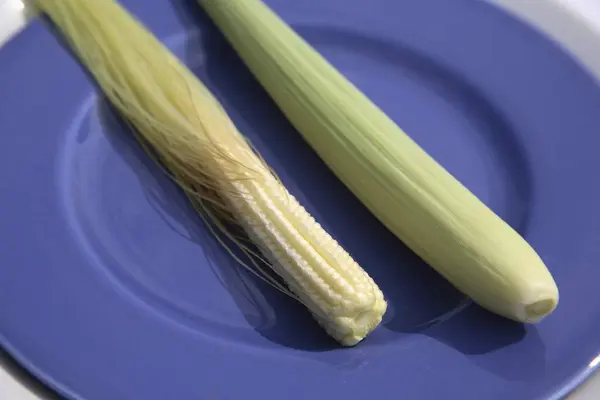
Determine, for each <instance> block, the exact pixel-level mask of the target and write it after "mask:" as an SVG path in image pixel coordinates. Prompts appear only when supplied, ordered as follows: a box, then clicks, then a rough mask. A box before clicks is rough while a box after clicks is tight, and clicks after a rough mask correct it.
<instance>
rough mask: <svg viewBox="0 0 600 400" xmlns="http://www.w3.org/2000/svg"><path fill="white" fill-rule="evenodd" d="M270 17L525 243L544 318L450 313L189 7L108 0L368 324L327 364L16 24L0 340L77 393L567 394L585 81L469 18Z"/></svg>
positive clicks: (384, 11)
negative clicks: (271, 186) (272, 193)
mask: <svg viewBox="0 0 600 400" xmlns="http://www.w3.org/2000/svg"><path fill="white" fill-rule="evenodd" d="M268 3H269V4H271V5H272V6H273V7H274V9H275V10H276V11H278V12H279V13H280V14H281V15H282V16H283V17H284V18H285V19H286V20H287V21H289V22H290V23H292V24H293V26H294V27H295V28H296V29H297V30H298V32H299V33H300V34H302V35H303V36H304V37H305V38H306V39H307V40H309V41H310V42H311V43H312V44H313V45H314V46H315V47H316V48H317V49H318V50H319V51H321V52H322V54H324V55H325V56H326V57H327V58H328V59H330V60H331V61H332V62H333V63H334V64H335V65H336V66H337V67H338V68H339V69H340V70H341V71H342V72H343V73H344V74H346V75H347V76H348V77H349V78H350V79H351V80H352V81H354V82H355V83H356V84H357V85H358V86H359V87H360V88H361V89H363V90H364V91H365V92H366V93H367V95H369V96H371V97H372V98H373V99H374V100H375V102H376V103H378V104H379V105H380V106H381V107H382V108H383V109H384V110H385V111H386V112H387V113H388V114H389V115H390V116H391V117H392V118H394V119H395V120H396V121H397V122H398V123H399V124H400V125H401V126H402V127H403V128H404V129H405V130H406V131H407V133H409V134H410V135H411V136H412V137H413V138H414V139H415V140H417V142H419V143H420V144H421V145H422V146H423V147H424V148H425V149H426V150H427V151H428V152H430V153H431V154H432V155H433V156H434V157H435V158H436V159H437V160H439V161H440V162H441V163H442V164H443V165H444V166H445V167H447V168H448V169H449V170H450V172H452V173H453V174H455V175H456V176H457V178H459V179H460V180H461V181H462V182H464V183H465V184H466V185H467V186H468V187H469V188H470V189H472V190H473V191H474V192H475V193H476V194H477V195H478V196H479V197H480V198H481V199H482V200H483V201H485V202H486V203H487V204H488V205H489V206H490V207H492V208H493V209H494V210H495V211H496V212H497V213H498V214H499V215H500V216H502V217H503V218H505V219H506V220H507V221H508V222H509V223H510V224H512V225H513V226H514V227H515V228H517V229H518V230H519V231H520V232H521V233H522V234H523V235H524V236H525V238H526V239H527V240H528V241H529V242H530V243H531V244H532V245H533V246H534V247H535V248H536V250H538V252H539V253H540V255H541V256H542V258H544V260H545V261H546V262H547V264H548V266H549V268H550V269H551V270H552V272H553V274H554V275H555V277H556V280H557V283H558V285H559V288H560V290H561V302H560V305H559V308H558V309H557V310H556V312H555V313H554V314H553V315H552V316H551V317H549V318H547V319H546V320H545V321H544V322H542V323H541V324H539V325H537V326H527V327H523V326H521V325H518V324H515V323H511V322H508V321H506V320H503V319H501V318H499V317H495V316H493V315H491V314H489V313H487V312H485V311H483V310H481V309H480V308H478V307H477V306H475V305H472V304H470V303H469V302H468V301H467V300H465V299H464V298H463V296H462V295H461V294H459V293H457V292H456V291H455V290H454V289H453V288H452V287H451V286H450V285H448V284H447V283H446V282H445V281H443V280H442V279H441V278H440V277H438V275H437V274H436V273H434V272H433V271H432V270H431V269H430V268H429V267H427V266H426V265H424V264H423V263H422V262H421V261H419V260H418V259H417V258H416V257H415V256H414V255H412V253H411V252H410V251H408V250H407V249H405V248H404V247H402V246H401V244H399V242H398V241H397V240H396V239H395V238H394V237H393V236H392V235H391V234H389V233H388V232H387V231H386V230H385V229H384V228H383V227H382V226H381V225H379V224H378V223H377V222H376V221H375V219H374V218H373V217H372V216H371V215H370V214H369V213H368V212H367V211H366V210H365V209H364V208H363V207H362V206H361V205H360V204H359V203H358V201H356V200H355V199H354V198H353V197H352V196H351V195H350V194H349V193H348V191H347V190H346V189H345V188H344V187H343V186H342V185H341V184H340V183H339V182H338V181H337V180H336V179H335V177H333V175H332V174H331V173H329V172H328V170H327V169H326V168H325V167H324V165H323V164H322V163H321V162H320V160H319V159H318V158H317V157H316V156H315V155H314V153H313V152H312V151H311V150H310V149H309V148H308V147H307V146H306V145H305V144H304V143H303V141H302V140H301V138H300V137H299V135H298V134H297V133H296V132H294V131H293V129H292V128H291V127H290V126H289V124H288V123H287V122H286V120H285V119H284V118H283V117H282V115H281V114H280V113H279V111H278V110H277V108H276V107H275V106H274V105H273V104H272V102H271V101H270V100H269V99H268V97H267V96H266V95H265V94H264V92H262V90H261V88H260V86H259V85H258V84H257V83H256V82H255V81H254V80H253V78H252V77H251V75H250V74H249V73H248V72H247V71H246V69H245V68H244V67H243V65H242V63H241V62H240V61H239V59H238V58H237V57H236V56H235V54H234V53H233V51H232V50H231V49H230V48H229V47H228V46H227V44H226V43H225V41H224V40H223V38H222V37H221V36H220V35H219V34H218V32H217V31H216V29H215V28H214V27H213V26H212V25H211V24H210V23H209V22H208V21H207V19H206V18H205V17H204V16H203V15H202V13H201V12H200V10H199V9H198V7H197V6H195V5H194V4H193V2H192V1H186V0H173V1H172V2H170V3H169V2H168V1H158V0H154V1H147V2H143V1H141V0H129V1H124V4H125V5H126V6H127V7H128V8H129V9H130V10H131V11H132V12H134V13H135V14H136V15H137V16H139V17H140V18H141V19H142V21H143V22H144V23H146V24H147V25H148V26H149V27H150V29H151V30H152V31H153V32H154V33H156V34H157V35H158V36H159V37H160V38H161V39H163V40H164V41H165V43H166V44H167V45H168V46H169V47H170V48H171V49H172V50H173V51H174V52H175V53H176V54H177V55H178V56H180V57H181V58H182V59H184V60H185V61H186V62H187V63H188V64H189V65H190V67H191V68H192V69H193V70H194V72H196V73H197V74H198V76H199V77H200V78H201V79H202V80H203V81H205V82H206V83H207V84H208V86H209V87H210V88H211V89H212V90H213V91H214V92H215V93H216V94H217V96H218V97H219V99H220V100H221V101H222V102H223V104H224V105H225V106H226V108H227V110H228V111H229V112H230V114H231V116H232V118H233V119H234V120H235V122H236V123H237V124H238V126H239V128H240V130H241V131H242V132H243V133H245V134H246V135H248V136H249V137H250V139H251V140H252V141H253V143H254V144H255V145H256V146H257V148H258V149H259V150H260V151H261V153H262V154H263V156H264V157H265V158H266V159H267V161H268V162H269V163H270V164H271V165H272V166H273V167H274V168H275V169H276V170H277V172H278V173H279V174H280V175H281V177H282V179H283V180H284V182H285V183H286V184H287V185H288V187H289V189H290V190H291V191H292V192H293V193H294V194H295V195H296V196H297V197H298V199H299V200H300V201H301V202H302V203H303V204H304V205H305V206H306V207H307V208H308V209H309V211H311V212H312V213H313V215H314V216H315V217H316V218H317V219H318V220H319V221H320V222H321V223H322V224H323V225H324V226H325V227H326V228H327V229H328V230H329V231H330V232H331V233H332V234H333V235H334V236H335V237H336V238H337V239H338V240H339V241H340V242H341V243H342V245H344V246H345V247H346V248H347V250H348V251H350V252H351V253H352V255H353V256H354V257H355V258H356V259H357V261H358V262H359V263H360V264H361V265H363V266H364V267H365V269H367V270H368V271H369V273H371V275H372V276H373V277H374V278H375V279H376V280H377V282H378V283H379V284H380V285H381V287H382V289H383V290H384V292H385V294H386V297H387V298H388V301H389V304H390V307H389V312H388V314H387V315H386V317H385V321H384V323H383V325H382V326H381V327H380V328H379V329H378V330H377V331H376V332H374V333H373V334H372V335H371V336H370V337H369V338H368V339H367V340H366V341H364V342H363V343H361V344H360V345H359V346H357V347H355V348H352V349H341V348H338V347H337V346H336V345H335V343H333V342H332V341H331V340H330V339H329V338H328V337H327V336H326V335H325V334H324V333H323V332H322V331H321V330H320V328H319V327H318V326H317V325H316V324H315V323H314V322H313V321H312V319H311V317H310V316H309V315H308V313H307V312H306V311H305V310H304V309H303V308H302V307H300V306H298V305H296V304H294V303H293V301H291V300H289V299H287V298H284V297H283V296H280V295H279V294H278V293H276V292H275V291H274V290H272V289H270V288H268V287H264V285H262V284H260V283H258V282H256V281H255V280H254V279H252V278H251V277H250V276H248V275H247V274H244V273H243V272H241V271H240V270H239V269H238V268H237V267H236V266H235V264H234V263H233V262H232V261H231V260H230V259H229V258H228V257H227V256H226V254H225V253H224V252H223V251H222V250H221V249H220V248H219V246H218V245H217V243H216V242H215V240H214V239H212V238H211V237H210V235H208V234H207V231H206V229H205V228H204V227H203V226H202V224H201V223H200V222H199V221H198V219H197V218H195V217H194V214H193V213H192V212H191V210H190V208H189V206H187V204H186V202H185V201H184V198H183V196H182V195H181V194H180V193H179V192H178V190H176V188H175V187H173V185H172V184H171V183H170V182H168V180H167V179H165V178H163V177H162V176H161V174H160V172H159V171H158V170H157V168H156V167H154V166H153V165H152V163H151V162H149V161H148V160H147V159H146V158H145V157H144V156H143V154H142V153H141V152H140V151H139V149H138V148H137V146H136V145H135V143H134V142H133V141H132V140H131V139H130V136H129V134H128V132H127V130H126V129H125V128H124V127H123V124H122V123H121V122H120V121H119V120H118V118H117V117H116V116H115V115H114V114H113V112H112V111H111V109H110V107H108V106H107V105H106V104H105V103H104V102H103V101H102V99H101V98H98V97H97V96H96V95H95V94H94V88H93V86H92V85H91V83H90V80H89V78H88V77H87V76H86V75H85V73H84V72H83V71H82V69H81V67H80V66H79V65H78V64H77V63H76V62H75V61H74V60H73V59H72V58H71V57H70V55H69V54H68V52H66V51H65V49H64V48H62V47H61V45H60V44H59V42H58V41H57V40H56V38H55V37H53V36H52V35H51V34H50V33H49V32H48V31H47V30H46V28H45V27H44V26H43V25H42V24H41V23H40V22H36V23H34V24H33V25H32V26H30V27H29V28H27V29H26V30H25V31H24V32H23V33H22V34H20V35H19V36H18V37H17V38H16V39H15V40H13V41H11V42H10V43H9V44H8V45H7V46H6V47H5V48H3V49H2V51H1V52H0V87H1V88H2V90H1V92H0V96H1V101H0V132H2V133H3V134H2V140H3V146H2V153H3V154H2V157H0V188H1V189H0V193H1V196H0V221H2V224H1V225H0V235H1V236H0V237H1V238H2V240H1V241H0V265H1V266H2V268H0V305H1V306H0V342H1V343H2V345H3V346H5V347H6V348H7V349H8V350H9V351H11V353H13V354H14V355H15V356H17V358H18V359H19V360H20V361H21V362H22V363H23V364H24V365H25V366H26V367H28V368H29V369H30V370H32V371H33V372H34V373H36V375H38V376H39V377H40V378H41V379H42V380H44V381H45V382H47V383H49V384H50V385H51V386H53V387H54V388H56V389H57V390H59V391H61V392H62V393H63V394H66V395H68V396H70V397H75V398H81V399H88V400H91V399H108V398H110V399H115V400H119V399H131V398H143V399H149V400H150V399H165V398H174V399H198V398H202V399H210V398H216V399H217V398H218V399H239V398H259V397H261V398H267V399H278V398H280V397H282V396H285V397H287V398H290V399H305V398H308V397H313V398H327V397H333V398H346V399H359V398H365V397H367V396H373V397H375V396H378V397H380V398H410V399H419V398H423V399H425V398H433V397H443V398H460V399H482V398H485V399H495V398H497V399H506V398H510V399H531V398H540V399H549V398H554V397H558V396H561V395H562V394H564V393H565V392H566V391H568V390H570V389H571V388H572V386H573V385H575V384H576V383H577V382H579V380H580V379H582V378H583V377H584V376H585V375H586V374H587V373H589V371H590V370H591V368H592V367H593V366H594V365H593V364H594V361H593V360H594V359H595V356H596V354H598V352H599V350H600V337H599V336H598V335H597V330H598V328H599V327H600V302H599V301H597V300H596V297H597V295H596V282H597V281H598V280H599V278H600V272H599V271H598V269H597V268H596V259H597V255H598V252H599V250H598V246H597V241H598V237H600V214H599V213H597V212H595V209H596V208H595V207H596V205H597V204H598V203H599V201H600V183H598V182H597V180H596V179H595V178H594V176H595V171H600V158H599V157H597V151H596V149H597V148H598V145H599V142H600V138H599V137H598V135H597V131H598V129H599V128H600V113H598V112H597V110H599V109H600V88H598V86H597V85H596V83H595V82H594V81H593V80H592V79H591V78H590V77H589V76H588V75H587V74H586V73H585V72H584V71H583V70H582V69H580V68H579V66H578V65H577V64H576V63H575V62H574V61H573V60H571V59H570V58H569V57H568V56H566V55H565V53H563V52H562V51H561V50H559V49H558V48H557V47H556V46H555V45H554V44H553V43H551V42H550V41H549V40H547V39H545V38H544V37H543V36H541V35H539V34H538V33H536V32H534V31H533V30H532V29H531V28H529V27H527V26H525V25H523V24H522V23H519V22H517V21H516V20H514V19H513V18H512V17H510V16H508V15H506V14H504V13H503V12H502V11H499V10H498V9H496V8H493V7H492V6H489V5H487V4H484V3H481V2H474V1H469V0H457V1H453V2H448V1H445V0H421V1H420V2H396V1H392V0H372V1H371V2H370V3H369V6H368V7H365V5H364V4H365V3H364V2H359V1H355V0H352V1H350V0H344V1H341V0H326V1H325V0H321V1H317V0H305V1H304V2H289V1H285V0H270V1H268ZM432 9H435V10H437V11H436V12H435V13H431V10H432ZM23 88H25V89H27V90H23Z"/></svg>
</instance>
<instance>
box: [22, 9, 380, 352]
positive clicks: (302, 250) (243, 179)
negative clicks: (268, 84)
mask: <svg viewBox="0 0 600 400" xmlns="http://www.w3.org/2000/svg"><path fill="white" fill-rule="evenodd" d="M34 3H35V4H36V5H37V6H38V7H39V8H40V9H41V11H43V12H45V13H46V14H47V15H48V16H49V17H50V18H51V20H52V21H53V22H54V23H55V24H56V25H57V27H58V28H59V29H60V30H61V31H62V33H63V34H64V35H65V37H66V38H67V40H68V42H69V44H70V45H71V47H72V48H73V50H74V51H75V53H76V54H77V55H78V57H79V58H80V60H81V61H82V62H83V64H84V65H85V66H86V67H87V69H88V70H89V71H90V72H91V73H92V75H93V76H94V77H95V79H96V81H97V82H98V84H99V85H100V87H101V89H102V90H103V92H104V93H105V95H106V96H107V97H108V99H109V100H110V101H111V103H112V104H113V105H114V106H115V107H116V108H117V109H118V111H119V112H120V113H121V114H122V115H123V116H124V117H125V119H126V120H127V121H128V122H129V123H130V124H131V125H132V127H133V128H134V130H135V133H136V136H137V138H138V139H139V141H140V144H142V146H143V147H144V148H145V149H146V150H147V151H148V153H149V154H150V155H152V156H153V157H155V158H157V159H158V160H159V161H161V162H162V164H163V165H164V166H165V167H166V168H167V169H168V171H170V173H171V174H172V176H173V178H174V179H175V181H176V182H177V183H178V184H179V185H181V187H182V188H183V189H184V190H185V191H186V193H187V195H188V196H189V198H190V200H191V201H192V203H193V204H194V205H195V206H196V207H197V208H198V211H199V212H200V214H201V215H202V216H203V217H204V218H205V219H207V220H208V221H209V222H212V223H214V224H216V226H217V227H218V228H219V229H221V233H223V234H225V235H227V236H228V237H229V238H231V239H233V240H234V242H235V243H236V244H237V245H239V246H240V248H241V249H242V250H243V251H245V252H246V254H250V253H251V251H250V250H249V248H247V247H246V246H245V245H244V244H242V242H241V241H240V240H238V238H237V237H236V236H235V235H234V234H232V233H231V232H230V231H228V230H226V229H225V228H224V226H225V225H224V224H223V223H222V221H223V219H233V220H234V221H235V222H237V223H238V224H239V225H240V226H241V227H242V228H243V230H244V231H245V232H246V234H247V236H248V237H249V238H250V239H252V240H253V242H254V243H255V244H256V245H257V246H258V247H259V248H260V250H261V251H262V253H263V254H264V256H265V258H266V259H267V261H268V262H266V263H265V264H266V265H268V266H269V267H270V268H272V270H273V272H275V273H276V274H277V275H279V276H280V277H281V278H283V280H284V281H285V283H286V284H287V286H288V287H289V289H286V288H285V287H283V286H282V285H281V284H280V283H279V282H278V281H277V280H276V279H274V278H273V277H272V276H271V275H269V274H267V273H265V272H264V270H263V269H262V268H261V267H260V263H255V267H257V268H256V269H252V270H253V271H254V272H255V273H257V274H258V275H259V276H260V277H262V278H263V279H265V280H266V281H268V282H269V283H271V284H272V285H273V286H275V287H277V288H278V289H280V290H282V291H283V292H286V293H288V294H289V295H291V296H292V297H294V298H296V299H298V300H299V301H301V302H302V303H303V304H305V305H306V307H308V309H309V310H310V311H311V312H312V313H313V315H314V316H315V318H316V319H317V320H318V322H319V323H320V324H321V325H322V326H323V327H324V328H325V329H326V330H327V332H328V333H329V334H330V335H331V336H333V337H334V338H335V339H337V340H338V341H339V342H340V343H342V344H344V345H354V344H356V343H358V342H359V341H360V340H362V339H363V338H364V337H365V336H366V335H367V334H369V332H371V331H372V330H373V329H375V327H377V325H378V324H379V323H380V322H381V318H382V315H383V314H384V313H385V310H386V302H385V301H384V298H383V295H382V293H381V291H380V290H379V288H378V287H377V285H376V284H375V283H374V282H373V280H372V279H371V278H370V277H369V275H368V274H367V273H366V272H365V271H364V270H363V269H362V268H360V267H359V266H358V265H357V264H356V262H354V260H353V259H352V258H351V257H350V256H349V254H348V253H347V252H346V251H344V249H342V248H341V247H340V245H339V244H338V243H337V242H336V241H335V240H334V239H333V238H332V237H331V236H329V235H328V234H327V232H325V231H324V230H323V228H322V227H321V226H320V225H319V224H318V223H316V222H315V220H314V219H313V218H312V217H311V216H310V215H309V214H308V213H307V212H306V210H305V209H304V208H303V207H302V206H301V205H300V204H299V203H298V202H297V201H296V199H294V197H293V196H292V195H291V194H290V193H288V192H287V190H286V189H285V187H284V186H283V185H282V184H281V182H280V181H279V180H278V179H277V178H276V177H275V176H274V175H273V173H272V172H271V171H270V169H269V168H268V166H267V165H266V164H265V163H264V161H263V160H262V159H261V158H260V157H259V156H258V155H257V154H256V152H255V151H254V149H253V148H252V147H251V146H250V145H249V144H248V143H247V141H246V139H245V138H244V137H243V136H242V135H241V134H240V133H239V132H238V131H237V129H236V127H235V126H234V124H233V122H232V121H231V120H230V119H229V117H228V116H227V114H226V113H225V111H224V110H223V109H222V107H221V106H220V104H219V103H218V102H217V100H216V99H215V98H214V97H213V95H212V94H211V93H210V92H209V90H208V89H207V88H206V87H205V86H204V85H203V84H202V83H201V82H200V81H199V80H198V79H197V78H196V77H195V76H194V75H193V74H192V73H191V72H190V71H189V70H188V69H187V68H186V67H185V66H184V65H183V64H182V63H181V62H180V61H179V60H178V59H177V58H176V57H175V56H174V55H172V54H171V53H170V52H169V51H168V50H167V49H166V48H165V47H163V45H162V44H160V42H158V40H156V39H155V38H154V37H153V36H152V35H151V34H150V33H149V32H148V31H147V30H146V29H145V28H144V27H143V26H142V25H140V24H139V23H138V22H136V20H135V19H134V18H133V17H132V16H131V15H129V14H128V13H127V12H126V11H125V9H123V8H122V7H121V6H119V5H118V4H117V3H116V2H114V1H113V0H93V1H90V0H35V1H34ZM232 254H233V253H232ZM238 261H240V260H239V259H238ZM240 263H241V264H242V265H243V266H245V267H248V268H250V266H249V265H247V264H244V263H243V262H241V261H240ZM290 289H291V292H290Z"/></svg>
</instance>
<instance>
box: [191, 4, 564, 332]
mask: <svg viewBox="0 0 600 400" xmlns="http://www.w3.org/2000/svg"><path fill="white" fill-rule="evenodd" d="M323 1H325V0H323ZM199 3H200V5H201V6H202V8H203V9H204V10H205V11H206V12H207V14H208V15H209V16H210V17H211V18H212V19H213V21H214V22H215V23H216V24H217V26H218V27H219V28H220V29H221V31H222V32H223V33H224V34H225V36H226V37H227V39H228V40H229V42H230V43H231V44H232V45H233V47H234V48H235V49H236V51H237V52H238V54H239V55H240V56H241V57H242V59H243V60H244V62H245V63H246V64H247V66H248V67H249V68H250V70H251V71H252V72H253V74H254V75H255V76H256V77H257V79H258V80H259V81H260V83H261V84H262V85H263V87H264V88H265V89H266V90H267V92H268V93H269V94H270V95H271V97H272V98H273V99H274V100H275V102H276V103H277V104H278V106H279V107H280V109H281V110H282V111H283V113H284V114H285V115H286V116H287V118H288V119H289V120H290V122H291V123H292V124H293V125H294V126H295V127H296V129H297V130H298V131H299V132H300V134H301V135H302V136H303V137H304V139H305V140H306V141H307V142H308V143H309V144H310V145H311V146H312V148H313V149H314V150H315V151H316V152H317V153H318V154H319V156H320V157H321V158H322V159H323V160H324V161H325V163H326V164H327V165H328V166H329V168H331V170H332V171H333V172H334V173H335V174H336V175H337V176H338V177H339V179H340V180H341V181H342V182H343V183H344V184H345V185H346V186H347V187H348V188H349V189H350V190H351V191H352V192H353V193H354V194H355V195H356V196H357V197H358V198H359V199H360V200H361V201H362V202H363V203H364V204H365V206H367V207H368V208H369V209H370V210H371V212H372V213H373V214H374V215H375V216H376V217H377V218H378V219H379V220H380V221H381V222H382V223H383V224H385V226H387V227H388V229H389V230H390V231H392V232H393V233H394V234H395V235H396V236H397V237H398V238H400V239H401V240H402V241H403V242H404V243H406V244H407V245H408V246H409V247H410V248H411V249H412V250H413V251H415V252H416V253H417V254H418V255H419V256H420V257H421V258H423V259H424V260H425V261H426V262H428V263H429V264H430V265H431V266H432V267H433V268H435V269H436V270H437V271H438V272H439V273H440V274H441V275H443V276H444V277H445V278H446V279H448V280H449V281H450V282H451V283H452V284H453V285H455V286H456V287H457V288H458V289H459V290H461V291H462V292H464V293H465V294H467V295H468V296H470V297H471V298H472V299H474V300H475V301H476V302H477V303H479V304H480V305H481V306H483V307H485V308H487V309H488V310H491V311H493V312H495V313H498V314H500V315H503V316H505V317H508V318H511V319H514V320H518V321H523V322H537V321H539V320H541V319H542V318H543V317H544V316H546V315H548V314H549V313H551V312H552V311H553V310H554V308H555V307H556V305H557V303H558V288H557V286H556V284H555V282H554V280H553V278H552V276H551V274H550V272H549V271H548V269H547V268H546V266H545V265H544V263H543V262H542V260H541V259H540V257H539V256H538V255H537V254H536V252H535V251H534V250H533V249H532V248H531V246H530V245H529V244H528V243H527V242H526V241H525V240H524V239H523V238H522V237H521V236H519V234H518V233H517V232H515V231H514V230H513V229H512V228H511V227H510V226H509V225H508V224H506V223H505V222H504V221H503V220H502V219H501V218H499V217H498V216H497V215H496V214H494V213H493V212H492V211H491V210H490V209H489V208H488V207H486V206H485V205H484V204H483V203H482V202H481V201H480V200H479V199H477V197H476V196H475V195H473V194H472V193H471V192H470V191H469V190H468V189H466V188H465V187H464V186H463V185H462V184H461V183H460V182H459V181H458V180H456V179H455V178H454V177H453V176H452V175H450V174H449V173H448V172H447V171H446V170H445V169H444V168H443V167H441V166H440V165H439V164H438V163H437V162H436V161H435V160H434V159H433V158H431V157H430V156H429V155H427V154H426V153H425V151H423V150H422V149H421V148H420V147H419V146H418V145H417V144H416V143H415V142H414V141H413V140H411V139H410V137H409V136H407V135H406V134H405V133H404V132H403V131H402V130H401V129H400V128H399V127H398V126H397V125H396V124H395V123H394V122H393V121H392V120H391V119H390V118H389V117H387V116H386V115H385V114H384V113H383V112H382V111H381V110H380V109H379V108H377V107H376V106H375V105H374V104H373V103H372V102H371V101H370V100H369V99H368V98H367V97H366V96H364V95H363V94H362V93H361V92H360V91H359V90H358V89H357V88H356V87H355V86H354V85H352V83H350V82H349V81H348V80H347V79H346V78H344V77H343V76H342V75H341V74H340V73H339V72H338V71H336V69H335V68H334V67H333V66H332V65H330V64H329V63H328V62H327V61H326V60H325V59H324V58H323V57H322V56H321V55H319V54H318V53H317V52H316V51H315V50H314V49H313V48H312V47H311V46H310V45H309V44H308V43H306V42H305V41H304V40H303V39H302V38H301V37H300V36H299V35H298V34H296V33H295V32H294V31H293V30H292V29H291V28H290V27H289V26H288V25H286V23H285V22H283V21H282V20H281V19H280V18H279V17H278V16H277V15H276V14H275V13H274V12H273V11H272V10H271V9H269V8H268V6H267V5H265V4H264V3H263V2H262V1H260V0H200V2H199ZM440 134H443V133H442V132H440Z"/></svg>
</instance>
